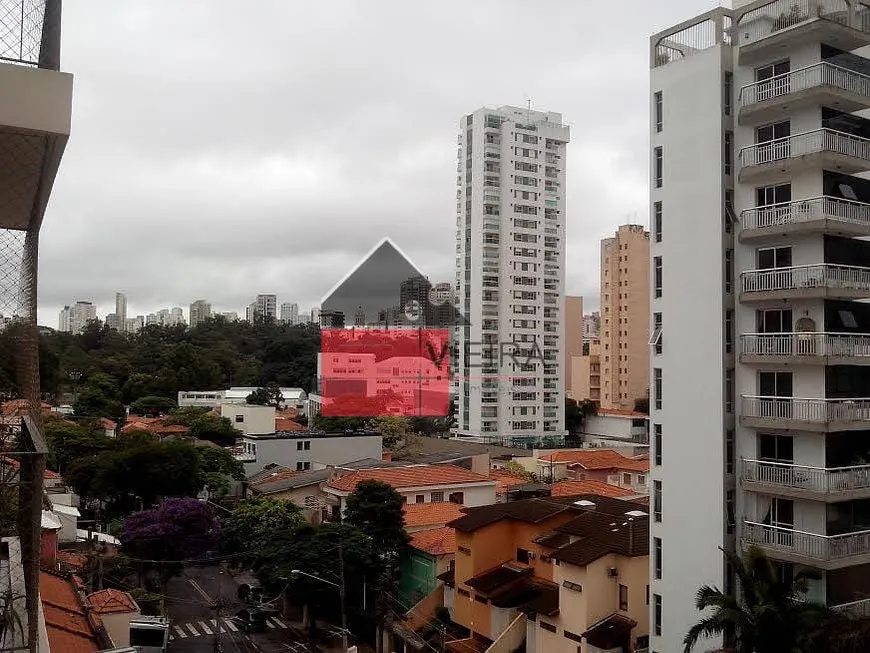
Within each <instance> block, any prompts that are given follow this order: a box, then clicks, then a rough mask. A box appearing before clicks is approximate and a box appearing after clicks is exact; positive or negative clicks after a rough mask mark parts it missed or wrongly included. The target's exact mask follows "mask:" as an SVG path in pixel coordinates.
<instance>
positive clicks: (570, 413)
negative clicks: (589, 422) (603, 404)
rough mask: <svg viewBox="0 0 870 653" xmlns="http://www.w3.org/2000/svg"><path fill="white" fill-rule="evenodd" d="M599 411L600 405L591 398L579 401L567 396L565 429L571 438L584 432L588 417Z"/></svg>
mask: <svg viewBox="0 0 870 653" xmlns="http://www.w3.org/2000/svg"><path fill="white" fill-rule="evenodd" d="M597 412H598V405H597V404H596V403H595V402H594V401H592V400H591V399H583V400H582V401H580V402H578V401H576V400H574V399H570V398H568V397H565V429H566V430H567V431H568V437H569V438H571V439H574V438H576V436H578V435H580V434H582V433H583V431H584V429H585V427H586V418H587V417H589V416H590V415H594V414H595V413H597Z"/></svg>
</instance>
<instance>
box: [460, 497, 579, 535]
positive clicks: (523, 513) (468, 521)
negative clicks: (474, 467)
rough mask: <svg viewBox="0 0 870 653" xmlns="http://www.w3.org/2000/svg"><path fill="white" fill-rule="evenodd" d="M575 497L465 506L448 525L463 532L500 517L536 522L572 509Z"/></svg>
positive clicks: (482, 525)
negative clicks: (461, 514) (461, 512)
mask: <svg viewBox="0 0 870 653" xmlns="http://www.w3.org/2000/svg"><path fill="white" fill-rule="evenodd" d="M574 500H575V497H559V498H551V497H539V498H535V499H524V500H522V501H509V502H507V503H493V504H491V505H488V506H478V507H476V508H466V509H465V512H466V514H465V515H464V516H462V517H459V518H458V519H454V520H453V521H452V522H450V523H448V524H447V525H448V526H451V527H453V528H455V529H456V530H458V531H460V532H463V533H473V532H474V531H476V530H477V529H479V528H483V527H484V526H489V525H490V524H494V523H495V522H498V521H501V520H502V519H514V520H517V521H521V522H525V523H527V524H538V523H540V522H542V521H545V520H547V519H549V518H550V517H553V516H555V515H558V514H561V513H563V512H566V511H569V510H571V509H572V503H573V501H574Z"/></svg>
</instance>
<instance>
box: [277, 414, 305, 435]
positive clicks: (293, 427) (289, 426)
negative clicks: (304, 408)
mask: <svg viewBox="0 0 870 653" xmlns="http://www.w3.org/2000/svg"><path fill="white" fill-rule="evenodd" d="M304 430H305V427H304V426H302V424H300V423H299V422H297V421H296V420H294V419H292V418H290V417H286V416H282V415H276V416H275V431H276V432H277V433H281V432H287V431H304Z"/></svg>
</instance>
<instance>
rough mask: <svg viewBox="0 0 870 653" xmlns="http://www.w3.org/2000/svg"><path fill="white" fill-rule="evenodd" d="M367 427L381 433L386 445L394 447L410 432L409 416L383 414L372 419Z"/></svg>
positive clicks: (389, 447) (390, 447)
mask: <svg viewBox="0 0 870 653" xmlns="http://www.w3.org/2000/svg"><path fill="white" fill-rule="evenodd" d="M366 428H368V429H369V430H371V431H375V432H376V433H380V434H381V436H382V437H383V438H384V446H385V447H387V448H388V449H392V448H393V447H395V446H396V445H397V444H398V443H399V442H400V441H401V440H402V439H403V438H404V437H405V435H406V434H407V433H408V428H409V425H408V418H407V417H402V416H400V415H383V416H381V417H375V418H374V419H372V420H370V421H369V423H368V424H367V425H366Z"/></svg>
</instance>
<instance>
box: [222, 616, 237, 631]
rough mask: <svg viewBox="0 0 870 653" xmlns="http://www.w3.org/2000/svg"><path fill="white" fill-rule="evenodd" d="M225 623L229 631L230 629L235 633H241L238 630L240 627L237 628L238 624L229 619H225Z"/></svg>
mask: <svg viewBox="0 0 870 653" xmlns="http://www.w3.org/2000/svg"><path fill="white" fill-rule="evenodd" d="M224 623H225V624H226V625H227V628H229V629H230V630H231V631H233V632H234V633H237V632H239V629H238V627H237V626H236V624H234V623H233V622H232V621H230V620H229V619H224Z"/></svg>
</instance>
